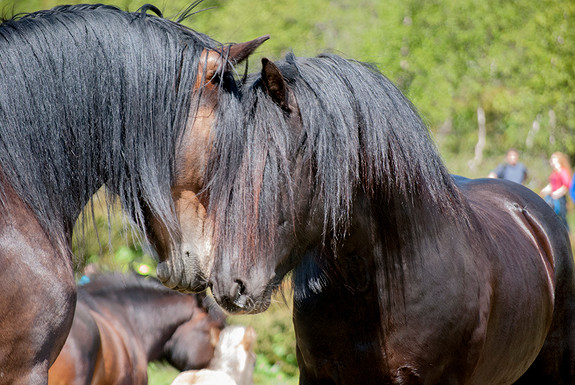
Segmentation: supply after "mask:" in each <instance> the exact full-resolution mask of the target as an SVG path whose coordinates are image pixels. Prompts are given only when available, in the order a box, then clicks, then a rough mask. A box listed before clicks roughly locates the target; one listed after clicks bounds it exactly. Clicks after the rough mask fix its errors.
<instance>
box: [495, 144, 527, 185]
mask: <svg viewBox="0 0 575 385" xmlns="http://www.w3.org/2000/svg"><path fill="white" fill-rule="evenodd" d="M489 178H500V179H506V180H510V181H512V182H515V183H519V184H522V183H523V182H524V181H525V179H526V178H527V167H525V165H524V164H523V163H521V162H519V152H517V150H516V149H514V148H511V149H509V150H508V151H507V154H505V163H501V164H500V165H499V166H497V168H495V170H493V171H491V172H490V173H489Z"/></svg>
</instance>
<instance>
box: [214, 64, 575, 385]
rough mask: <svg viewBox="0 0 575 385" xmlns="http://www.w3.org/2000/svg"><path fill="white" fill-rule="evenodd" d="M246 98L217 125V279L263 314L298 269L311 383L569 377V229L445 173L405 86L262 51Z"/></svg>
mask: <svg viewBox="0 0 575 385" xmlns="http://www.w3.org/2000/svg"><path fill="white" fill-rule="evenodd" d="M240 112H243V115H241V116H229V117H228V119H229V121H228V120H227V119H226V118H225V117H224V119H222V120H218V122H217V123H216V126H215V128H214V129H215V130H217V131H218V132H217V137H218V138H222V140H217V141H216V142H215V144H214V149H213V154H214V155H216V156H217V157H218V160H219V165H220V166H221V164H225V165H226V167H218V168H214V169H212V170H211V171H210V172H209V175H210V176H209V181H210V182H209V186H210V189H209V193H210V202H209V210H210V213H209V215H212V216H213V222H212V223H213V226H214V234H215V237H214V238H213V242H212V243H213V244H212V250H213V252H214V257H213V260H214V262H213V263H214V265H213V267H212V275H211V277H210V280H211V283H212V286H213V287H212V291H213V293H214V296H215V298H216V300H217V301H218V302H219V303H220V304H221V305H222V306H223V307H224V308H225V309H226V310H228V311H229V312H232V313H257V312H261V311H264V310H266V309H267V307H268V306H269V304H270V301H271V294H272V292H273V291H274V290H275V289H276V288H277V287H278V286H279V284H280V282H281V281H282V279H283V278H284V276H285V275H286V274H287V273H288V272H289V271H292V270H293V274H292V276H293V282H294V310H293V318H294V326H295V332H296V341H297V356H298V363H299V368H300V384H323V385H326V384H357V383H361V384H376V383H377V384H381V383H384V384H467V385H469V384H474V385H485V384H499V385H508V384H513V383H517V384H551V383H552V384H573V383H574V382H575V358H574V357H575V356H574V352H575V335H574V328H573V326H574V322H575V318H574V312H575V284H574V271H573V259H572V254H571V247H570V243H569V237H568V234H567V232H566V230H565V227H564V226H563V225H562V224H561V222H560V221H559V220H558V218H557V216H556V215H555V214H554V213H553V211H552V210H550V209H549V207H548V206H547V205H546V204H545V202H544V201H543V200H541V199H540V198H539V197H538V196H537V195H536V194H534V193H533V192H531V191H530V190H528V189H527V188H524V187H522V186H520V185H518V184H512V183H510V182H505V181H495V180H487V179H479V180H469V179H465V178H460V177H453V176H451V175H449V173H448V172H447V170H446V168H445V166H444V164H443V163H442V160H441V158H440V156H439V154H438V153H437V150H436V149H435V147H434V145H433V143H432V141H431V139H430V137H429V133H428V130H427V129H426V127H425V126H424V124H423V123H422V121H421V119H420V118H419V117H418V115H417V113H416V111H415V109H414V108H413V106H412V105H411V104H410V103H409V101H408V100H407V99H406V98H405V97H404V96H403V95H402V94H401V92H400V91H399V90H398V89H397V88H396V87H395V86H393V84H392V83H391V82H390V81H389V80H388V79H386V78H385V77H384V76H383V75H381V74H380V73H379V72H378V71H377V70H376V69H375V68H373V67H370V66H367V65H364V64H362V63H358V62H355V61H351V60H346V59H343V58H341V57H339V56H336V55H323V56H320V57H317V58H296V57H294V56H293V55H288V56H287V58H286V59H285V60H283V61H281V62H279V63H277V64H275V63H273V62H271V61H269V60H267V59H264V60H262V70H261V72H260V73H259V74H254V75H252V76H251V77H250V78H249V79H248V82H247V83H246V84H245V85H244V88H243V90H242V108H241V109H240ZM229 131H233V132H229ZM231 135H235V141H234V142H233V143H230V142H229V141H226V140H225V138H228V137H230V136H231Z"/></svg>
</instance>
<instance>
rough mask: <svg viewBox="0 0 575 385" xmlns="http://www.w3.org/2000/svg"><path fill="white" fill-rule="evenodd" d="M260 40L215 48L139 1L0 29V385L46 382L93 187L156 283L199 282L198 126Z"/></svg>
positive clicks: (59, 341) (70, 299) (21, 20)
mask: <svg viewBox="0 0 575 385" xmlns="http://www.w3.org/2000/svg"><path fill="white" fill-rule="evenodd" d="M149 10H151V11H154V12H155V13H156V14H157V15H158V16H156V15H152V14H148V13H147V11H149ZM184 16H185V15H184ZM266 39H267V37H262V38H260V39H257V40H254V41H252V42H248V43H241V44H230V45H222V44H220V43H218V42H216V41H214V40H213V39H211V38H209V37H208V36H206V35H203V34H200V33H198V32H195V31H193V30H191V29H189V28H187V27H185V26H183V25H181V24H179V23H177V22H173V21H171V20H167V19H165V18H163V17H161V13H160V12H159V11H158V10H157V8H155V7H153V6H150V5H146V6H144V7H143V8H142V9H141V11H140V12H133V13H131V12H124V11H122V10H120V9H117V8H115V7H111V6H106V5H76V6H61V7H57V8H54V9H52V10H48V11H39V12H36V13H32V14H27V15H19V16H17V17H15V18H13V19H11V20H5V21H4V22H2V23H1V24H0V56H1V58H2V59H1V60H0V289H1V290H0V291H1V295H0V303H1V306H2V309H3V310H4V311H2V312H0V334H1V336H0V340H1V341H2V343H1V344H0V379H1V381H2V382H4V383H10V384H27V385H30V384H38V385H40V384H41V385H44V384H46V382H47V376H48V368H49V367H50V365H51V364H52V362H54V360H55V359H56V357H57V355H58V353H59V351H60V349H61V347H62V346H63V345H64V342H65V340H66V336H67V335H68V332H69V330H70V327H71V325H72V319H73V316H74V304H75V303H76V285H75V281H74V274H73V263H72V259H73V257H72V251H71V239H72V232H73V227H74V224H75V223H76V221H77V219H78V217H79V216H80V213H81V212H82V210H83V209H84V207H85V205H86V204H87V203H88V202H89V200H90V199H91V197H92V196H93V195H94V194H95V193H96V191H98V190H99V189H100V188H101V187H102V186H104V185H105V186H106V188H107V191H108V192H109V193H110V196H113V197H114V198H116V199H118V200H119V201H120V203H121V206H122V208H123V210H124V211H125V212H126V213H127V214H128V216H129V218H130V220H131V222H132V224H133V225H134V227H135V228H136V229H137V230H138V231H139V232H141V234H142V238H143V239H144V240H149V241H150V242H151V243H152V245H153V246H154V247H155V248H156V251H157V253H158V258H159V262H160V263H159V268H158V276H159V277H160V278H161V280H162V281H163V282H165V283H166V284H167V285H168V286H171V287H173V286H175V284H174V283H173V282H178V283H179V284H180V285H181V286H185V288H186V289H194V290H201V289H203V288H205V286H206V282H205V276H207V275H208V274H209V271H208V269H209V266H205V265H201V264H200V263H199V261H200V257H202V258H201V260H202V261H204V260H205V259H204V258H203V256H204V255H206V254H207V253H209V246H210V244H209V242H208V240H206V237H205V232H206V231H208V230H209V229H207V228H205V227H204V225H203V224H204V217H205V209H204V207H203V205H202V204H201V203H200V199H199V196H197V195H196V194H197V193H199V192H200V190H201V189H202V188H203V170H204V167H205V162H206V158H207V155H208V152H209V149H210V145H209V143H210V140H211V139H210V136H209V135H210V132H209V130H206V129H205V128H206V127H210V125H211V122H212V121H213V120H214V116H215V115H216V112H217V111H218V110H219V109H220V108H221V107H222V106H225V105H227V103H228V102H227V100H234V99H236V98H237V95H238V92H237V91H238V90H237V88H236V82H235V80H234V74H235V71H234V65H236V64H237V63H239V62H241V61H242V60H244V59H246V58H247V57H248V55H249V54H250V53H251V52H252V51H253V50H254V49H256V48H257V47H258V46H259V45H260V44H261V43H262V42H263V41H264V40H266ZM109 201H110V202H112V201H113V199H110V200H109ZM80 311H82V309H80ZM79 318H80V317H79ZM86 322H87V324H86V327H88V326H89V323H90V321H89V320H86ZM92 326H93V325H92Z"/></svg>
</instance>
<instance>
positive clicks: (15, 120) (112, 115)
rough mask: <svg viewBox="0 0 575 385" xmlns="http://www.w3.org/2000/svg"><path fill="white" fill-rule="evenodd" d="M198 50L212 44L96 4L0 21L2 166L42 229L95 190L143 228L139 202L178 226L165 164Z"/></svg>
mask: <svg viewBox="0 0 575 385" xmlns="http://www.w3.org/2000/svg"><path fill="white" fill-rule="evenodd" d="M204 47H208V48H217V47H219V43H217V42H215V41H213V40H212V39H210V38H209V37H207V36H205V35H203V34H200V33H197V32H195V31H193V30H190V29H188V28H186V27H184V26H182V25H180V24H177V23H175V22H172V21H170V20H167V19H164V18H162V17H158V16H153V15H150V14H147V13H146V12H144V11H143V12H136V13H128V12H124V11H121V10H120V9H117V8H114V7H111V6H104V5H78V6H61V7H57V8H54V9H52V10H48V11H40V12H36V13H32V14H27V15H23V16H19V17H16V18H14V19H12V20H8V21H5V22H4V23H2V24H0V57H1V58H2V59H1V60H0V171H1V172H2V173H3V174H4V178H2V180H6V181H7V183H8V184H9V185H11V186H12V187H14V188H15V190H16V192H17V193H18V195H19V196H20V197H21V198H22V199H23V200H24V201H25V202H26V203H27V204H28V205H29V206H30V207H31V208H32V209H33V210H34V212H35V213H36V215H37V217H38V218H39V219H40V221H41V223H42V225H43V226H44V228H45V229H46V231H49V232H50V233H52V234H59V235H63V234H65V233H66V231H68V232H69V231H70V229H71V227H72V225H73V223H74V221H75V220H76V218H77V216H78V215H79V211H78V210H79V209H80V210H81V208H82V206H83V205H84V204H85V203H86V202H87V201H88V200H89V199H90V197H91V196H92V195H93V194H94V193H95V192H96V191H97V190H98V188H99V187H101V186H102V184H106V185H107V187H108V189H109V191H111V192H113V193H114V194H117V195H118V196H119V198H120V200H121V203H122V206H123V207H124V208H125V209H126V211H127V212H128V213H129V215H130V216H131V218H132V219H133V221H134V222H135V223H136V225H137V226H139V227H140V228H141V229H144V224H143V223H144V222H143V217H144V213H143V202H145V204H146V205H147V206H148V208H149V209H150V211H151V212H152V214H153V215H156V216H158V217H160V219H161V220H163V221H164V222H165V223H166V224H167V225H168V227H169V228H172V229H173V228H176V227H175V225H174V223H175V222H174V221H175V220H174V216H173V208H172V206H173V203H172V200H171V195H170V185H171V181H172V175H173V166H174V165H173V160H174V159H173V158H174V152H175V147H176V144H177V143H178V140H179V138H180V135H181V133H182V131H183V130H184V127H185V123H186V120H187V118H188V115H189V113H190V102H191V93H192V88H193V85H194V81H195V77H196V75H197V74H196V72H197V66H198V61H199V57H200V53H201V51H202V49H203V48H204ZM0 176H1V175H0ZM0 187H1V185H0ZM0 190H1V191H5V189H3V188H2V189H0ZM0 203H2V204H4V203H5V194H4V193H2V194H1V195H0Z"/></svg>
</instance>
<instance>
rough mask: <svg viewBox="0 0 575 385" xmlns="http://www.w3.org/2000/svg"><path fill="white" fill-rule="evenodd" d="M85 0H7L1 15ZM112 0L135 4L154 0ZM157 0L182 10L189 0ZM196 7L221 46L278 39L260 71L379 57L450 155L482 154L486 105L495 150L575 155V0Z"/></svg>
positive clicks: (216, 3)
mask: <svg viewBox="0 0 575 385" xmlns="http://www.w3.org/2000/svg"><path fill="white" fill-rule="evenodd" d="M79 2H86V0H23V1H22V0H19V1H15V0H0V11H2V12H3V13H4V14H6V13H11V12H12V11H16V12H22V11H33V10H37V9H41V8H49V7H52V6H54V5H56V4H63V3H79ZM88 2H96V1H88ZM102 2H104V3H111V4H115V5H118V6H120V7H122V8H124V9H128V10H136V9H138V8H139V7H140V6H141V5H143V4H144V3H146V2H147V1H146V0H115V1H114V0H112V1H105V0H104V1H102ZM155 3H156V5H158V6H159V7H160V8H161V9H162V10H163V11H164V14H165V16H166V17H175V16H176V15H177V14H178V13H179V12H181V11H182V10H183V9H185V8H186V7H187V6H188V5H189V4H190V3H191V1H190V0H173V1H169V2H168V1H165V0H159V1H156V2H155ZM210 8H211V9H210ZM198 9H208V10H207V11H205V12H200V13H198V14H197V15H194V16H192V17H190V18H189V19H187V20H186V21H185V22H184V23H186V24H188V25H189V26H191V27H192V28H194V29H196V30H199V31H201V32H204V33H207V34H209V35H210V36H212V37H214V38H216V39H217V40H220V41H222V42H231V41H236V42H237V41H244V40H250V39H253V38H255V37H257V36H261V35H264V34H270V35H271V37H272V38H271V39H270V40H269V41H268V42H266V43H265V44H264V45H263V46H262V47H261V48H260V49H259V50H258V52H257V53H256V55H255V57H254V59H253V60H252V61H251V63H252V64H251V65H252V67H255V68H256V69H257V68H258V66H259V64H258V60H257V59H258V58H259V57H262V56H267V57H270V58H272V59H277V58H280V57H282V56H283V55H284V54H285V53H286V52H288V51H291V50H293V51H294V53H295V54H296V55H300V56H311V55H316V54H318V53H321V52H324V51H335V52H339V53H341V54H343V55H344V56H348V57H352V58H356V59H358V60H362V61H368V62H372V63H375V64H376V65H377V66H378V67H379V68H380V69H381V70H382V71H383V72H384V73H385V74H386V75H387V76H388V77H390V78H391V79H392V80H393V81H394V82H396V84H398V86H399V87H400V88H401V89H402V90H403V91H404V92H405V93H406V94H407V95H408V96H409V98H410V99H411V100H412V101H413V102H414V104H415V105H416V106H417V108H418V109H419V111H420V112H421V114H422V115H423V117H424V119H425V120H426V122H427V123H428V124H429V126H430V128H431V130H432V131H433V132H434V133H435V134H436V135H438V137H439V139H438V142H439V144H440V146H441V149H442V151H447V152H454V153H459V152H464V153H467V154H469V157H472V153H473V147H474V145H475V143H476V141H477V117H476V110H477V107H482V108H483V109H484V110H485V113H486V117H487V147H486V151H487V152H488V155H489V154H491V155H493V154H500V153H503V152H505V150H506V149H507V148H509V147H516V148H518V149H520V150H524V151H525V152H529V153H532V154H535V155H537V156H539V155H542V154H544V155H545V156H548V155H549V153H551V152H552V151H556V150H559V151H564V152H567V153H568V154H570V155H571V156H572V157H573V158H574V159H575V135H573V132H574V131H575V92H572V90H573V89H574V88H575V61H574V60H573V57H575V3H574V2H560V1H555V0H542V1H536V2H533V1H530V0H518V1H513V2H506V1H501V0H486V1H483V2H478V1H474V0H425V1H421V0H407V1H405V0H386V1H380V0H358V1H351V0H316V1H307V0H290V1H278V0H260V1H254V0H233V1H232V0H205V1H204V2H203V3H202V4H200V6H199V7H198ZM534 127H535V128H534ZM445 130H447V133H448V134H449V137H446V136H445V134H446V132H445ZM443 146H445V147H443Z"/></svg>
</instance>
